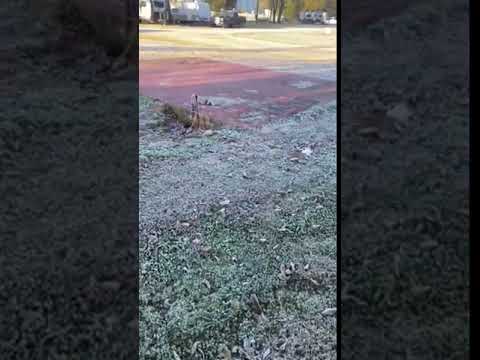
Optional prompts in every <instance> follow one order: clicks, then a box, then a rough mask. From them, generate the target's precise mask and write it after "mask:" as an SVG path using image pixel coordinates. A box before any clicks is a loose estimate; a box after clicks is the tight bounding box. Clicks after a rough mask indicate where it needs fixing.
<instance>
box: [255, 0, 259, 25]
mask: <svg viewBox="0 0 480 360" xmlns="http://www.w3.org/2000/svg"><path fill="white" fill-rule="evenodd" d="M259 9H260V0H257V6H256V7H255V22H256V23H258V10H259Z"/></svg>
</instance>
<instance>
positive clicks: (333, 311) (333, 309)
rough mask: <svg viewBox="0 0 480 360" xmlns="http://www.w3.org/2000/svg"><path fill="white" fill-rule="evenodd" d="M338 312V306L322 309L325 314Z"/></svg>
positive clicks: (331, 314) (330, 314)
mask: <svg viewBox="0 0 480 360" xmlns="http://www.w3.org/2000/svg"><path fill="white" fill-rule="evenodd" d="M336 313H337V308H328V309H325V310H323V311H322V315H324V316H333V315H335V314H336Z"/></svg>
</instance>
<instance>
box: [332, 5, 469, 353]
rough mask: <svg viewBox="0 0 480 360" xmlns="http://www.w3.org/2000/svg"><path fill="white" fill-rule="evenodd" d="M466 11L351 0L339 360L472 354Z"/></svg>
mask: <svg viewBox="0 0 480 360" xmlns="http://www.w3.org/2000/svg"><path fill="white" fill-rule="evenodd" d="M469 14H470V3H469V2H468V1H450V0H442V1H420V2H418V1H416V2H414V1H408V0H405V1H401V0H398V1H392V2H384V1H379V0H361V1H353V0H343V1H342V5H341V15H340V16H339V19H340V25H339V33H340V34H341V36H340V39H339V58H338V66H339V71H338V79H339V97H340V100H339V101H340V104H341V106H340V107H339V112H338V114H339V132H338V133H339V137H340V138H339V142H338V143H339V147H338V149H339V154H338V161H339V163H338V164H339V167H338V169H339V170H338V174H339V176H340V179H341V181H340V182H339V184H340V187H341V188H340V189H339V193H340V198H339V203H340V208H341V210H340V213H339V224H340V225H339V235H340V236H339V239H340V244H339V246H338V248H339V254H340V255H339V266H340V272H339V274H340V276H339V286H338V289H339V294H338V297H339V302H340V304H339V306H340V308H341V311H340V313H339V319H338V320H339V321H338V324H339V329H338V334H339V354H338V355H339V358H341V359H374V358H384V359H467V358H469V355H470V335H469V334H470V253H471V250H470V221H471V220H470V218H471V213H470V198H471V192H470V184H471V180H472V179H471V172H470V165H471V161H472V158H471V155H472V148H471V145H470V133H471V131H472V123H473V121H470V118H471V100H470V69H471V62H470V34H471V32H470V15H469Z"/></svg>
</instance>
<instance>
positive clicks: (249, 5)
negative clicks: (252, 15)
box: [235, 0, 257, 12]
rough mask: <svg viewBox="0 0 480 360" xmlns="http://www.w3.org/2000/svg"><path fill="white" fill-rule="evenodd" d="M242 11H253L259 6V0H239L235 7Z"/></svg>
mask: <svg viewBox="0 0 480 360" xmlns="http://www.w3.org/2000/svg"><path fill="white" fill-rule="evenodd" d="M235 8H236V9H237V10H238V11H240V12H252V11H255V9H256V8H257V0H237V6H236V7H235Z"/></svg>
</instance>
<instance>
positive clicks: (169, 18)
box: [165, 0, 173, 24]
mask: <svg viewBox="0 0 480 360" xmlns="http://www.w3.org/2000/svg"><path fill="white" fill-rule="evenodd" d="M165 15H166V17H167V19H166V22H167V24H171V23H172V22H173V17H172V8H171V6H170V0H166V1H165Z"/></svg>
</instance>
